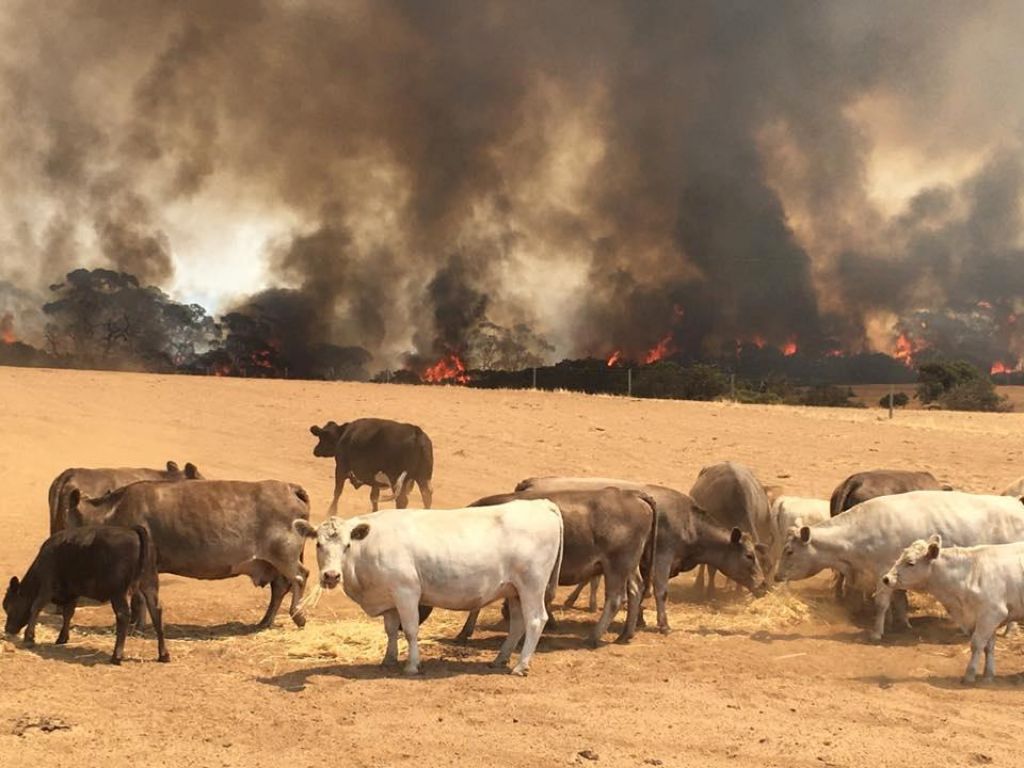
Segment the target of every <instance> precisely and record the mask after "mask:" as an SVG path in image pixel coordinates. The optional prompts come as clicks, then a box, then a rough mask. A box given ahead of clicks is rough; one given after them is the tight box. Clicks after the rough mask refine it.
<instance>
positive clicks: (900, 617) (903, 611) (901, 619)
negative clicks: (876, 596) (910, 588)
mask: <svg viewBox="0 0 1024 768" xmlns="http://www.w3.org/2000/svg"><path fill="white" fill-rule="evenodd" d="M909 611H910V602H909V601H908V600H907V593H906V592H905V591H904V590H902V589H901V590H898V591H897V592H896V594H894V595H893V596H892V612H893V624H894V625H895V626H896V627H900V628H901V629H911V626H910V619H909V618H907V613H908V612H909Z"/></svg>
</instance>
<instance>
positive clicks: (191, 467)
mask: <svg viewBox="0 0 1024 768" xmlns="http://www.w3.org/2000/svg"><path fill="white" fill-rule="evenodd" d="M185 477H187V478H188V479H189V480H198V479H199V478H200V477H201V475H200V474H199V467H197V466H196V465H195V464H193V463H192V462H191V461H190V462H188V463H187V464H186V465H185Z"/></svg>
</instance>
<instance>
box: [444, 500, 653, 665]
mask: <svg viewBox="0 0 1024 768" xmlns="http://www.w3.org/2000/svg"><path fill="white" fill-rule="evenodd" d="M515 499H548V500H550V501H552V502H554V503H555V504H556V505H557V506H558V508H559V509H560V510H561V512H562V520H563V524H564V527H565V534H564V535H565V553H564V555H563V557H562V567H561V571H560V576H559V580H558V583H559V584H561V585H563V586H565V585H569V584H579V583H581V582H586V581H589V580H590V579H591V578H593V577H594V576H598V575H601V574H603V575H604V579H605V596H604V610H603V611H602V613H601V616H600V617H599V618H598V620H597V624H596V625H595V626H594V630H593V632H592V634H591V636H590V638H589V639H588V645H590V646H591V647H597V646H598V645H599V644H600V642H601V638H602V637H603V636H604V633H605V632H607V631H608V626H609V625H610V624H611V622H612V619H614V618H615V614H616V613H618V611H619V608H621V607H622V600H623V596H624V595H625V598H626V604H627V614H626V622H625V624H624V625H623V628H622V631H621V632H620V634H619V637H618V640H617V642H620V643H626V642H629V640H630V639H632V637H633V635H634V634H635V633H636V624H637V619H638V618H639V615H640V596H641V595H642V594H643V593H645V592H646V591H647V586H648V581H647V580H646V579H645V580H644V583H643V586H642V588H641V585H640V579H638V578H637V573H638V571H639V569H640V567H641V562H644V563H646V566H645V572H646V573H647V574H648V575H649V574H650V572H651V562H652V561H653V557H654V552H655V550H656V546H657V535H658V533H657V531H658V529H657V524H658V517H657V514H656V513H655V511H654V510H655V507H656V503H655V501H654V500H653V499H652V498H651V497H650V496H648V495H647V494H645V493H643V492H637V491H622V490H619V489H618V488H603V489H601V490H596V491H556V492H550V493H537V492H533V491H524V492H522V493H506V494H500V495H497V496H488V497H486V498H483V499H479V500H477V501H474V502H473V503H472V504H471V505H470V506H471V507H480V506H491V505H494V504H505V503H507V502H510V501H513V500H515ZM478 615H479V611H473V612H472V613H470V615H469V617H468V618H467V619H466V623H465V625H464V626H463V628H462V631H461V632H459V635H458V639H460V640H467V639H469V637H470V636H471V635H472V634H473V630H474V629H475V627H476V620H477V617H478Z"/></svg>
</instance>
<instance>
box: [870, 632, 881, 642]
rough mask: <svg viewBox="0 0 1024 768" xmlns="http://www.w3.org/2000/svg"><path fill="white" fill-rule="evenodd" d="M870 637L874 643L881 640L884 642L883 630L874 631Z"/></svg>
mask: <svg viewBox="0 0 1024 768" xmlns="http://www.w3.org/2000/svg"><path fill="white" fill-rule="evenodd" d="M868 637H869V638H870V639H871V642H873V643H880V642H882V633H881V632H872V633H871V634H870V635H868Z"/></svg>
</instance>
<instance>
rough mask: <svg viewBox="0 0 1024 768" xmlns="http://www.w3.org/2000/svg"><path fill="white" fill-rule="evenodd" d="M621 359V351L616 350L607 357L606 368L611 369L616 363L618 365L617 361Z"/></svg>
mask: <svg viewBox="0 0 1024 768" xmlns="http://www.w3.org/2000/svg"><path fill="white" fill-rule="evenodd" d="M621 359H622V350H621V349H616V350H615V351H614V352H612V353H611V354H610V355H609V356H608V367H609V368H612V367H614V366H616V365H618V363H619V361H620V360H621Z"/></svg>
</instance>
